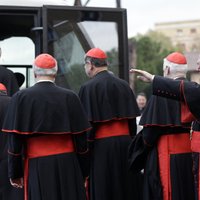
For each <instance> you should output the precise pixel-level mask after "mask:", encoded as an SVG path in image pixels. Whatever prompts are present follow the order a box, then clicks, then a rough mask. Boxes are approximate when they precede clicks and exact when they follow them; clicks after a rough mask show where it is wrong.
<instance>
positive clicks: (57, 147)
mask: <svg viewBox="0 0 200 200" xmlns="http://www.w3.org/2000/svg"><path fill="white" fill-rule="evenodd" d="M26 146H27V147H26V157H25V169H24V198H25V200H28V161H29V159H31V158H37V157H42V156H49V155H56V154H61V153H69V152H74V151H75V148H74V144H73V141H72V136H71V135H44V136H38V137H32V138H28V139H27V145H26Z"/></svg>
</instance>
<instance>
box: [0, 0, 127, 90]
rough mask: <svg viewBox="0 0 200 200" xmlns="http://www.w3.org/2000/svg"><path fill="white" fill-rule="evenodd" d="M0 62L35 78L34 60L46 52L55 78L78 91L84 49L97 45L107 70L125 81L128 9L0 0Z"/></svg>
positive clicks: (30, 80) (28, 81)
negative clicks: (53, 65) (53, 62)
mask: <svg viewBox="0 0 200 200" xmlns="http://www.w3.org/2000/svg"><path fill="white" fill-rule="evenodd" d="M0 27H1V28H0V29H1V31H0V48H1V50H2V56H1V58H0V65H3V66H5V67H7V68H9V69H11V70H12V71H14V72H20V73H23V74H24V76H25V83H24V84H23V87H30V86H32V85H33V84H34V77H33V73H32V62H33V60H34V58H35V56H37V55H38V54H40V53H49V54H51V55H52V56H54V57H55V58H56V60H57V62H58V75H57V77H56V84H57V85H59V86H62V87H65V88H68V89H72V90H74V91H75V92H78V90H79V88H80V86H81V84H82V83H84V82H85V81H86V80H87V79H88V78H87V77H86V75H85V72H84V67H83V64H84V55H85V53H86V52H87V51H88V50H89V49H91V48H93V47H99V48H101V49H103V50H104V51H106V53H107V54H108V56H109V63H110V65H109V70H111V71H112V72H113V73H114V74H115V75H116V76H118V77H120V78H122V79H125V80H126V81H129V73H128V68H129V67H128V66H129V63H128V37H127V14H126V9H122V8H102V7H81V6H80V7H79V6H68V5H67V1H61V0H60V1H59V0H28V1H27V0H1V2H0Z"/></svg>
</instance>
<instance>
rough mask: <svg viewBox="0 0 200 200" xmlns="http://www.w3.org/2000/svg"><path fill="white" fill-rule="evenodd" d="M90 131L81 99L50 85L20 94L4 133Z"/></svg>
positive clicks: (8, 113)
mask: <svg viewBox="0 0 200 200" xmlns="http://www.w3.org/2000/svg"><path fill="white" fill-rule="evenodd" d="M88 128H90V125H89V123H88V121H87V117H86V113H85V112H84V110H83V107H82V105H81V103H80V100H79V98H78V96H77V95H76V94H75V93H74V92H72V91H70V90H67V89H64V88H60V87H57V86H56V85H54V84H53V83H50V82H41V83H37V84H35V85H34V86H33V87H31V88H28V89H24V90H21V91H19V92H17V93H16V94H15V95H14V96H13V97H12V99H11V101H10V104H9V108H8V112H7V115H6V118H5V121H4V124H3V131H5V132H15V133H19V134H34V133H44V134H61V133H72V134H76V133H80V132H83V131H85V130H87V129H88Z"/></svg>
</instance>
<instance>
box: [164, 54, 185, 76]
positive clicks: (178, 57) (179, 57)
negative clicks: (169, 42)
mask: <svg viewBox="0 0 200 200" xmlns="http://www.w3.org/2000/svg"><path fill="white" fill-rule="evenodd" d="M166 69H167V70H168V71H169V74H171V75H172V74H177V73H181V74H186V73H187V70H188V67H187V60H186V57H185V56H184V55H183V54H182V53H179V52H173V53H171V54H169V55H168V56H167V57H166V58H164V62H163V70H164V71H165V70H166Z"/></svg>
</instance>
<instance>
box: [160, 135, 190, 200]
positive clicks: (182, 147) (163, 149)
mask: <svg viewBox="0 0 200 200" xmlns="http://www.w3.org/2000/svg"><path fill="white" fill-rule="evenodd" d="M188 152H192V150H191V141H190V136H189V133H181V134H173V135H163V136H161V137H160V139H159V141H158V158H159V169H160V179H161V184H162V188H163V200H171V191H172V190H171V177H170V154H179V153H188Z"/></svg>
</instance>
